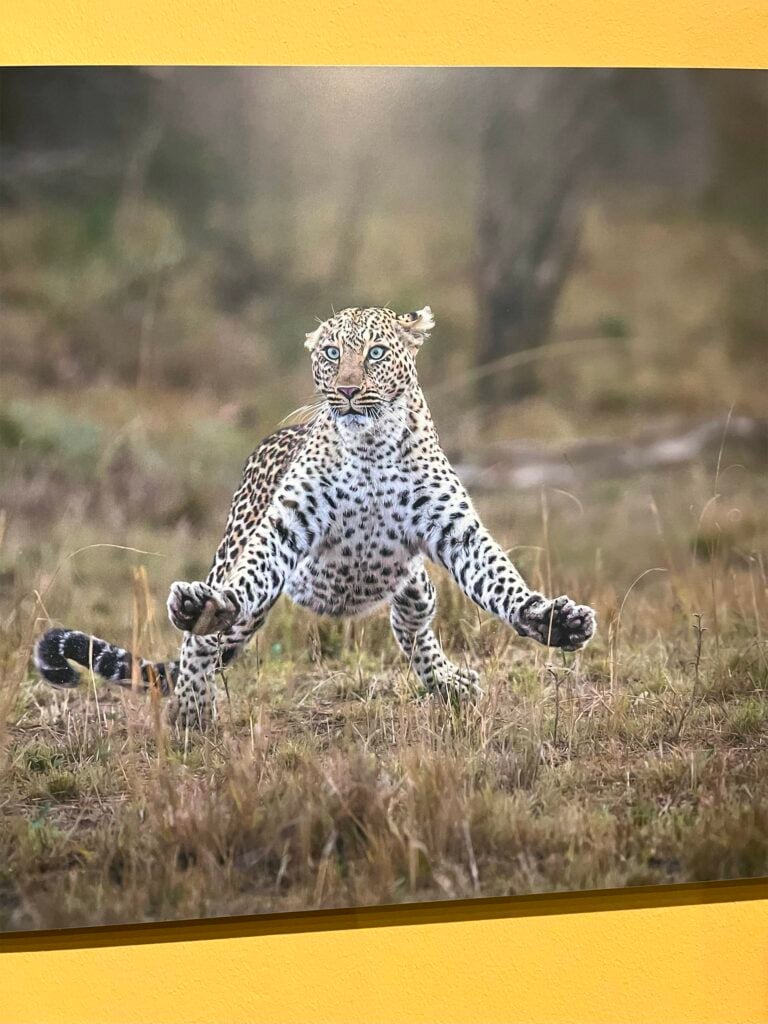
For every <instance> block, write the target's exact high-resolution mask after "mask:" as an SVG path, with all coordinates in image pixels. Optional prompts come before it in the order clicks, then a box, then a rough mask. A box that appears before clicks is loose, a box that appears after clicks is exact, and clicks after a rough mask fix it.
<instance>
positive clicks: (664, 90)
mask: <svg viewBox="0 0 768 1024" xmlns="http://www.w3.org/2000/svg"><path fill="white" fill-rule="evenodd" d="M0 113H1V115H2V116H1V117H0V142H2V162H1V163H0V205H1V206H2V210H1V211H0V216H1V217H2V227H1V228H0V299H1V301H2V314H1V316H2V319H1V323H2V360H0V629H1V634H0V670H1V671H2V678H1V684H2V685H1V686H0V736H1V737H2V742H1V743H0V795H1V797H2V798H1V799H0V927H2V928H3V929H4V930H24V929H50V928H58V927H71V926H86V925H104V924H114V923H133V922H145V921H164V920H171V919H190V918H202V917H216V916H230V915H239V914H248V915H251V914H260V913H275V912H284V911H309V910H315V909H318V908H357V907H363V906H381V905H392V904H402V903H414V902H426V901H438V900H448V899H460V898H465V897H482V896H516V895H523V894H531V893H549V892H555V891H577V890H599V889H605V888H612V889H615V888H617V887H618V888H622V887H626V886H637V885H652V884H660V883H671V882H691V881H704V880H715V879H735V878H745V877H757V876H762V875H766V874H768V813H767V812H766V806H768V799H767V798H768V753H767V752H766V738H767V737H768V695H767V693H766V689H767V686H768V649H767V648H766V643H765V636H766V631H767V630H768V615H767V614H766V613H767V612H768V598H767V597H766V573H767V572H768V553H767V551H766V548H767V542H768V516H767V515H766V508H768V473H766V468H767V467H768V422H767V421H766V418H765V417H766V412H765V374H764V371H765V360H766V339H767V337H768V315H767V313H766V304H765V272H764V263H765V255H766V227H767V221H768V192H767V191H766V180H768V179H767V176H766V170H767V169H768V161H767V160H766V154H767V152H768V75H767V74H766V73H765V72H761V71H703V70H683V69H680V70H623V69H620V68H616V69H610V68H607V69H594V70H591V69H559V68H550V69H537V68H528V69H514V68H496V69H494V68H490V69H479V68H478V69H462V68H386V67H383V68H309V67H295V68H266V67H265V68H256V67H254V68H247V67H243V68H203V67H200V68H154V67H83V68H79V67H78V68H75V67H45V68H43V67H38V68H6V69H3V70H1V71H0Z"/></svg>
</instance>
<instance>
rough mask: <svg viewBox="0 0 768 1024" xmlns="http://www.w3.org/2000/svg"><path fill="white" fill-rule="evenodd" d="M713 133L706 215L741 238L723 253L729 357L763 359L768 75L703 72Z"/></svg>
mask: <svg viewBox="0 0 768 1024" xmlns="http://www.w3.org/2000/svg"><path fill="white" fill-rule="evenodd" d="M696 74H697V76H698V79H699V81H700V83H701V84H702V87H703V90H704V94H705V96H706V97H707V99H708V101H709V105H710V110H711V116H712V120H713V123H714V132H715V160H714V176H713V181H712V184H711V187H710V189H709V190H708V193H707V195H706V197H705V208H706V209H707V210H708V212H710V213H711V214H714V215H715V216H716V217H718V218H720V219H721V220H722V221H723V222H724V223H726V224H730V225H733V226H734V227H736V228H738V229H739V230H740V231H741V232H742V233H743V237H742V238H741V239H740V241H739V244H733V243H732V244H731V245H730V246H728V247H727V248H726V251H725V252H724V253H723V273H724V274H725V275H726V278H727V280H728V282H729V298H728V308H727V313H726V316H727V320H728V332H729V342H730V346H731V351H732V353H733V356H734V357H735V358H737V359H741V358H744V357H757V358H758V359H759V360H763V359H764V358H765V355H764V353H765V342H766V324H768V268H767V267H766V262H765V252H766V246H767V245H768V72H765V71H722V70H717V71H716V70H701V71H698V72H697V73H696Z"/></svg>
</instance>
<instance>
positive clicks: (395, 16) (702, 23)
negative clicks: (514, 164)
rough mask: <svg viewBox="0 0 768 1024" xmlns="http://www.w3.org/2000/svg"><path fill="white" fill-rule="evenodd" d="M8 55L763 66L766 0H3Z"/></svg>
mask: <svg viewBox="0 0 768 1024" xmlns="http://www.w3.org/2000/svg"><path fill="white" fill-rule="evenodd" d="M2 10H3V14H2V29H1V30H0V63H3V64H54V63H58V64H67V63H71V64H187V63H191V64H253V63H256V64H411V65H413V64H481V65H493V64H514V65H570V66H574V65H578V66H592V65H594V66H611V65H621V66H677V67H679V66H688V67H694V66H707V67H764V66H765V64H766V46H765V42H766V38H767V37H768V4H766V2H765V0H560V2H556V0H506V2H505V0H483V2H482V3H474V4H473V3H468V2H466V0H421V2H419V3H414V2H413V0H387V2H383V0H375V2H374V0H333V2H326V3H321V2H318V0H292V2H290V3H287V2H279V0H262V2H261V3H244V2H243V0H130V2H125V0H124V2H121V3H114V2H113V3H108V2H105V0H56V2H55V3H54V2H52V0H5V2H4V4H3V7H2Z"/></svg>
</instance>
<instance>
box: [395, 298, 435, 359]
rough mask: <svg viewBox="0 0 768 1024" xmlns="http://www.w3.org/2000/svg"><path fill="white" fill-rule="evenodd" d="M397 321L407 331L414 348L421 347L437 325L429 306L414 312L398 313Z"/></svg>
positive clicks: (409, 341)
mask: <svg viewBox="0 0 768 1024" xmlns="http://www.w3.org/2000/svg"><path fill="white" fill-rule="evenodd" d="M397 322H398V323H399V324H400V326H401V327H402V328H403V330H404V331H405V334H406V337H407V339H408V343H409V344H410V346H411V348H412V349H417V348H420V347H421V345H422V344H423V343H424V342H425V341H426V339H427V338H428V337H429V332H430V331H431V330H432V328H433V327H434V326H435V318H434V316H433V315H432V310H431V309H430V308H429V306H425V307H424V308H423V309H417V310H415V312H413V313H398V315H397Z"/></svg>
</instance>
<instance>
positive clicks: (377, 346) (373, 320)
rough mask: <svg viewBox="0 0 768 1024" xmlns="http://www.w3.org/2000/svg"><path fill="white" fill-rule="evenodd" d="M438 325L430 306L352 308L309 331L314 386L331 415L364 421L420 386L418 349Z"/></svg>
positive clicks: (363, 422) (308, 339) (380, 413)
mask: <svg viewBox="0 0 768 1024" xmlns="http://www.w3.org/2000/svg"><path fill="white" fill-rule="evenodd" d="M434 326H435V321H434V317H433V316H432V310H431V309H430V308H429V306H425V307H424V308H423V309H419V310H417V311H416V312H415V313H395V312H394V310H391V309H380V308H378V307H372V308H369V309H357V308H350V309H343V310H342V311H341V312H340V313H336V314H334V316H332V317H331V318H330V319H329V320H326V321H324V322H323V323H321V324H320V326H319V327H318V328H316V330H314V331H312V333H311V334H308V335H307V340H306V342H305V345H306V347H307V348H308V349H309V351H310V352H311V353H312V374H313V376H314V379H315V386H316V388H317V390H318V391H319V392H320V393H321V394H322V395H323V396H324V397H325V400H326V402H327V404H328V406H329V408H330V409H331V412H332V414H333V416H334V417H338V418H341V417H344V420H345V422H347V423H348V424H349V425H351V424H352V423H354V422H359V423H360V424H365V422H366V421H370V420H376V419H378V418H380V417H381V416H382V415H383V414H384V413H385V412H386V410H387V407H388V406H391V405H392V404H393V403H395V402H396V401H397V400H398V399H399V398H401V397H402V396H404V395H406V394H407V393H408V391H410V390H412V389H413V388H416V387H417V386H418V380H417V377H416V363H415V356H416V352H417V351H418V350H419V348H420V346H421V344H422V342H423V341H424V339H425V338H427V337H428V336H429V332H430V331H431V330H432V328H433V327H434Z"/></svg>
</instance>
